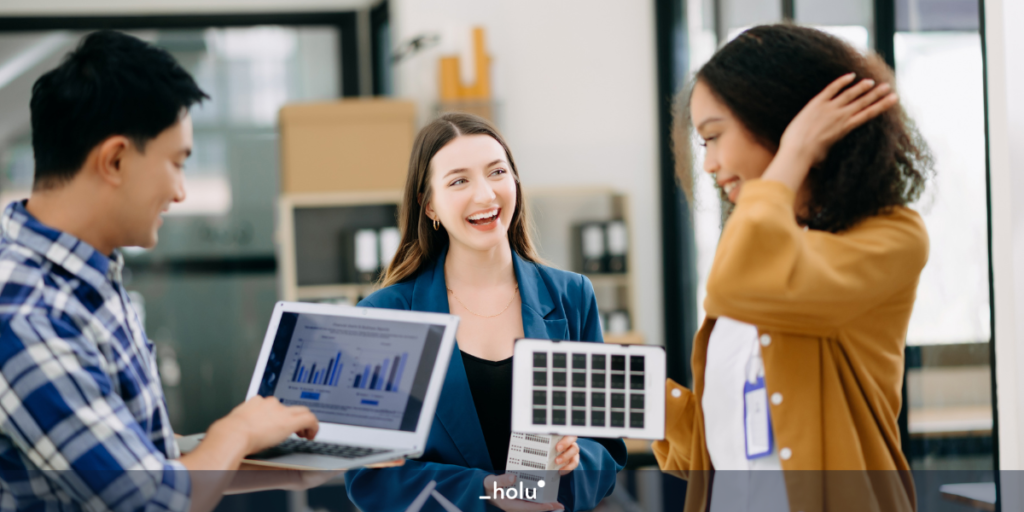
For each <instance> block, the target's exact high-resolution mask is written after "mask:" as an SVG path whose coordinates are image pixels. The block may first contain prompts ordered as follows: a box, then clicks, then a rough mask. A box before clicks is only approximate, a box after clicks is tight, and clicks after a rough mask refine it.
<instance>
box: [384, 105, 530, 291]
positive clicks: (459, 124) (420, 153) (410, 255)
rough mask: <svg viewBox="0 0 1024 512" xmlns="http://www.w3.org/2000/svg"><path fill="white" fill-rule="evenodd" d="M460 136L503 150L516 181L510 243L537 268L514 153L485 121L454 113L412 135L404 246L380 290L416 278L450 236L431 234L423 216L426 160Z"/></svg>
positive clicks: (401, 219) (402, 220)
mask: <svg viewBox="0 0 1024 512" xmlns="http://www.w3.org/2000/svg"><path fill="white" fill-rule="evenodd" d="M460 135H487V136H489V137H491V138H493V139H494V140H496V141H498V144H501V147H502V148H504V149H505V156H506V157H507V158H508V164H509V167H511V168H512V169H511V170H512V177H513V179H515V182H516V209H515V211H513V212H512V224H511V225H510V226H509V228H508V241H509V244H510V245H511V246H512V250H513V251H515V252H516V253H517V254H519V256H520V257H522V258H523V259H525V260H528V261H532V262H534V263H539V262H540V258H539V257H538V256H537V251H536V250H535V249H534V246H533V241H532V240H531V239H530V229H529V225H530V224H529V220H528V219H527V215H526V207H525V204H524V202H523V189H522V186H521V185H520V183H519V170H518V169H517V168H516V162H515V160H514V159H513V158H512V151H510V150H509V149H508V144H506V143H505V139H504V138H502V136H501V134H500V133H498V130H497V129H496V128H495V127H494V126H492V125H491V124H490V123H488V122H487V121H486V120H484V119H483V118H480V117H477V116H474V115H471V114H461V113H452V114H445V115H443V116H441V117H439V118H437V119H435V120H434V121H433V122H431V123H430V124H428V125H427V126H424V127H423V129H422V130H420V133H419V134H418V135H417V136H416V141H415V142H414V143H413V146H412V156H411V157H410V158H409V176H408V178H406V180H405V196H404V197H403V198H402V204H401V206H399V208H398V227H399V228H400V229H401V230H402V243H401V245H399V248H398V252H396V253H395V257H394V259H392V260H391V265H389V266H388V270H387V272H385V273H384V277H383V278H382V279H381V286H382V287H383V286H391V285H393V284H395V283H399V282H401V281H404V280H405V279H407V278H409V277H411V276H413V275H415V274H416V273H417V272H419V270H420V269H422V268H423V266H424V265H426V264H427V263H428V262H429V261H431V260H433V259H434V258H436V257H437V256H438V255H439V254H441V249H442V248H444V246H445V245H446V244H447V243H448V231H447V230H445V229H444V227H443V226H442V227H441V228H440V229H437V230H435V229H434V227H433V221H432V220H430V218H429V217H427V204H428V203H429V202H430V199H431V198H432V197H433V190H432V189H431V187H430V161H431V160H432V159H433V158H434V155H435V154H437V152H438V151H440V150H441V148H443V147H445V146H446V145H447V144H448V143H449V142H451V141H452V140H454V139H455V138H456V137H459V136H460Z"/></svg>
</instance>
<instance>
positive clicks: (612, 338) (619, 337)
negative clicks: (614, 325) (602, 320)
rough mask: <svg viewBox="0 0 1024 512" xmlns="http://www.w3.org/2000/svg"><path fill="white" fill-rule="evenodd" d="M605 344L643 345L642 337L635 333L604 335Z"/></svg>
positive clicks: (640, 334)
mask: <svg viewBox="0 0 1024 512" xmlns="http://www.w3.org/2000/svg"><path fill="white" fill-rule="evenodd" d="M604 342H605V343H617V344H619V345H643V344H644V335H643V334H642V333H640V332H637V331H630V332H624V333H621V334H611V333H605V334H604Z"/></svg>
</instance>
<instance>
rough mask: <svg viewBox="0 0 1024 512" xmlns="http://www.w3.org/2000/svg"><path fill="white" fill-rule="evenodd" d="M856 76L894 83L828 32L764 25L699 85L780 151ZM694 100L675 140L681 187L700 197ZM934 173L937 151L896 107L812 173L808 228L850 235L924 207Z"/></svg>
mask: <svg viewBox="0 0 1024 512" xmlns="http://www.w3.org/2000/svg"><path fill="white" fill-rule="evenodd" d="M850 72H854V73H856V74H857V77H858V79H861V78H872V79H874V80H875V81H876V82H879V83H882V82H886V83H890V84H892V83H893V73H892V70H891V69H890V68H889V67H888V66H887V65H886V64H885V63H884V62H883V61H882V60H881V59H880V58H879V57H878V56H877V55H867V56H865V55H862V54H861V53H860V52H858V51H857V50H855V49H854V48H853V47H851V46H850V45H848V44H846V43H845V42H843V41H841V40H840V39H838V38H836V37H833V36H831V35H829V34H826V33H824V32H821V31H819V30H815V29H811V28H805V27H799V26H795V25H789V24H780V25H763V26H758V27H754V28H751V29H749V30H747V31H746V32H743V33H742V34H740V35H739V36H738V37H737V38H736V39H734V40H733V41H731V42H730V43H729V44H727V45H725V46H724V47H723V48H722V49H720V50H719V51H718V52H717V53H715V55H714V56H713V57H712V58H711V60H709V61H708V62H707V64H705V65H704V66H703V67H702V68H701V69H700V71H698V72H697V75H696V77H695V78H694V80H693V83H694V84H696V83H697V82H702V83H704V84H705V85H707V86H708V88H710V89H711V91H712V94H714V95H715V97H716V98H717V99H718V100H719V101H721V102H722V103H723V104H724V105H725V106H726V107H728V108H729V110H730V111H731V112H732V114H733V115H734V116H736V118H737V119H738V120H739V121H740V122H741V123H742V124H743V125H744V126H745V127H746V128H747V130H749V131H750V132H751V133H752V134H753V136H754V137H755V139H756V140H757V141H758V142H760V143H761V144H762V145H763V146H764V147H766V148H768V149H769V150H771V151H777V150H778V148H779V141H780V140H781V138H782V132H783V131H785V129H786V127H787V126H788V125H789V123H790V121H792V120H793V118H794V117H796V115H797V113H799V112H800V110H801V109H802V108H803V107H804V106H805V105H806V104H807V103H808V102H809V101H810V100H811V99H812V98H813V97H814V96H816V95H817V94H818V93H820V92H821V91H822V90H823V89H824V88H825V87H826V86H827V85H829V84H830V83H832V82H833V81H835V80H836V79H837V78H839V77H840V76H842V75H845V74H847V73H850ZM857 81H859V80H856V81H854V82H851V83H857ZM691 92H692V87H690V88H688V90H687V91H684V92H683V93H682V94H681V95H680V97H679V98H677V102H676V116H675V126H674V127H673V139H674V145H675V150H676V169H677V172H678V174H679V177H680V182H681V184H682V185H683V187H684V189H685V190H686V191H687V193H688V195H691V196H692V189H691V186H692V179H693V178H692V171H691V169H690V168H691V167H692V159H691V158H690V147H691V138H690V137H691V130H692V128H691V126H692V122H691V120H690V117H689V99H690V93H691ZM933 173H934V170H933V169H932V158H931V154H930V152H929V150H928V147H927V145H926V144H925V142H924V141H923V139H922V138H921V136H920V135H919V134H918V132H917V130H916V128H915V127H914V125H913V122H912V121H911V120H910V119H909V118H908V117H907V115H906V113H905V112H904V111H903V108H902V107H900V106H899V105H896V106H894V107H893V108H891V109H889V110H888V111H887V112H885V113H884V114H882V115H880V116H878V117H876V118H875V119H872V120H870V121H868V122H867V123H865V124H864V125H862V126H860V127H858V128H856V129H855V130H853V131H852V132H850V133H849V134H848V135H846V136H845V137H843V138H842V139H841V140H839V141H838V142H836V143H835V145H833V146H832V148H831V150H829V152H828V156H827V157H826V158H825V161H824V162H822V163H821V164H819V165H817V166H815V167H814V168H813V169H811V171H810V173H809V174H808V176H807V180H808V186H809V189H810V199H809V203H808V205H807V210H806V211H804V212H801V213H800V214H799V215H800V218H799V219H798V220H799V221H800V222H801V223H802V224H806V225H807V226H808V227H810V228H811V229H818V230H823V231H829V232H833V233H837V232H840V231H844V230H846V229H849V228H850V227H852V226H853V225H855V224H857V223H858V222H859V221H861V220H863V219H865V218H867V217H871V216H873V215H878V214H880V213H884V212H886V211H887V210H889V209H890V208H892V207H895V206H906V205H908V204H910V203H912V202H914V201H916V200H917V199H918V198H919V197H920V195H921V193H922V192H923V191H924V188H925V183H926V182H927V181H928V179H929V178H930V177H931V175H932V174H933Z"/></svg>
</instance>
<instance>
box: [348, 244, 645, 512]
mask: <svg viewBox="0 0 1024 512" xmlns="http://www.w3.org/2000/svg"><path fill="white" fill-rule="evenodd" d="M447 253H448V250H447V248H445V249H444V250H443V251H442V252H441V255H440V256H439V257H438V258H437V259H436V260H435V261H433V262H431V263H428V264H426V265H425V266H424V268H423V269H421V270H420V271H419V273H417V274H416V275H415V276H413V277H410V278H409V279H407V280H405V281H402V282H401V283H398V284H395V285H393V286H389V287H387V288H384V289H382V290H378V291H376V292H374V293H373V294H371V295H370V296H369V297H367V298H366V299H364V300H363V301H361V302H360V303H359V305H360V306H368V307H377V308H389V309H404V310H413V311H430V312H435V313H449V311H448V292H447V288H446V286H445V280H444V261H445V257H446V256H447ZM512 261H513V265H514V267H515V273H516V279H517V280H518V282H519V295H520V297H521V298H522V304H523V307H522V315H523V330H524V331H525V334H526V337H527V338H541V339H558V340H574V341H580V340H587V341H597V342H603V340H604V338H603V336H602V334H601V324H600V321H599V318H598V310H597V299H596V298H595V297H594V288H593V286H592V285H591V284H590V280H589V279H587V278H586V277H584V276H581V275H579V274H574V273H572V272H565V271H562V270H555V269H553V268H550V267H545V266H543V265H538V264H536V263H531V262H529V261H526V260H524V259H522V258H521V257H520V256H519V255H518V254H516V253H515V252H513V253H512ZM577 444H578V445H579V447H580V464H579V466H578V467H577V468H576V469H575V470H574V471H573V472H571V473H569V474H568V475H565V476H563V477H562V479H561V481H560V482H559V487H558V501H559V502H560V503H562V505H564V506H565V509H566V510H568V511H575V510H590V509H592V508H594V507H595V506H597V504H598V502H600V501H601V499H602V498H604V497H605V496H607V495H609V494H611V492H612V490H613V489H615V476H616V473H617V472H618V471H620V470H622V468H623V466H625V464H626V445H625V443H623V442H622V440H621V439H589V438H588V439H585V438H580V439H579V440H578V442H577ZM493 473H494V468H493V467H492V466H491V458H490V455H489V454H488V453H487V444H486V443H485V442H484V434H483V429H482V428H481V427H480V420H479V419H478V417H477V413H476V406H475V405H474V404H473V395H472V394H471V393H470V390H469V382H468V380H467V379H466V368H465V366H463V364H462V353H461V352H460V351H459V347H458V343H456V345H455V349H454V352H453V353H452V359H451V363H449V365H448V373H447V375H446V376H445V380H444V387H443V388H442V390H441V399H440V402H439V403H438V404H437V412H436V413H435V414H434V421H433V423H432V424H431V426H430V436H429V438H428V439H427V445H426V447H425V449H424V452H423V456H422V457H420V458H419V459H417V460H408V461H406V462H405V465H404V466H401V467H396V468H388V469H358V470H351V471H348V472H347V473H346V474H345V484H346V486H347V488H348V496H349V498H350V499H351V500H352V502H353V503H355V504H356V506H358V507H359V509H360V510H368V511H374V512H378V511H404V510H405V509H406V508H408V507H409V505H410V504H411V503H412V501H413V499H415V498H416V495H417V494H418V493H419V492H420V491H421V490H422V489H423V488H424V487H426V485H427V484H428V483H429V482H430V481H431V480H435V481H436V482H437V488H436V489H437V491H438V492H439V493H441V495H443V496H444V497H445V498H448V500H450V501H451V502H453V503H454V504H455V506H457V507H459V509H460V510H462V511H463V512H470V511H483V510H485V508H486V504H487V503H488V501H486V500H481V499H480V496H482V495H483V494H484V486H483V480H484V477H485V476H487V475H489V474H493ZM424 510H442V509H441V507H440V505H438V504H437V502H436V501H435V500H433V499H429V500H427V505H426V506H425V507H424Z"/></svg>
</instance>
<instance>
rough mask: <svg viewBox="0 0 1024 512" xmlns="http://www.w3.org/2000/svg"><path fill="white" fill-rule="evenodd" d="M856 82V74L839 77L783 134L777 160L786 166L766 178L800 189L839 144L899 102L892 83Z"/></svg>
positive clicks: (767, 173)
mask: <svg viewBox="0 0 1024 512" xmlns="http://www.w3.org/2000/svg"><path fill="white" fill-rule="evenodd" d="M854 80H856V75H855V74H854V73H849V74H846V75H843V76H841V77H839V78H837V79H836V80H835V81H833V82H832V83H831V84H829V85H828V87H825V89H824V90H822V91H821V92H820V93H819V94H818V95H817V96H815V97H814V98H812V99H811V101H810V102H808V103H807V105H806V106H804V108H803V109H801V110H800V112H799V113H798V114H797V115H796V117H794V118H793V120H792V121H790V123H789V125H788V126H787V127H786V130H785V131H784V132H783V133H782V139H781V141H780V143H779V150H778V152H777V153H776V159H775V160H776V161H782V162H785V164H783V165H771V166H769V167H768V169H767V170H766V171H765V173H764V176H763V177H762V178H763V179H766V180H775V181H781V182H783V183H785V184H786V185H789V186H790V188H792V189H793V190H797V189H799V188H800V185H801V184H802V183H803V181H804V178H805V177H806V176H807V173H808V172H809V171H810V169H811V167H814V166H815V165H818V164H820V163H821V162H823V161H825V158H826V157H827V156H828V152H829V150H830V149H831V148H832V146H833V145H834V144H835V143H836V142H838V141H839V140H840V139H842V138H843V137H845V136H846V135H848V134H849V133H850V132H852V131H853V130H854V129H856V128H857V127H859V126H861V125H863V124H864V123H866V122H868V121H870V120H871V119H874V118H876V117H878V116H879V115H881V114H882V113H884V112H885V111H886V110H889V109H890V108H892V107H893V106H895V105H896V104H897V102H898V101H899V98H898V97H897V95H896V93H895V92H893V91H892V87H891V86H890V85H889V84H886V83H883V84H877V83H875V81H874V80H871V79H864V80H861V81H860V82H858V83H856V84H854V85H850V84H851V83H853V81H854ZM847 86H849V87H848V88H847V89H846V90H845V91H844V90H843V88H844V87H847ZM773 164H774V162H773ZM794 164H795V165H794Z"/></svg>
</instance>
